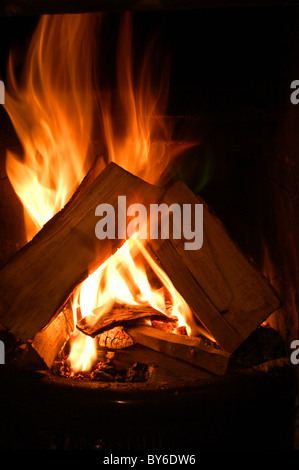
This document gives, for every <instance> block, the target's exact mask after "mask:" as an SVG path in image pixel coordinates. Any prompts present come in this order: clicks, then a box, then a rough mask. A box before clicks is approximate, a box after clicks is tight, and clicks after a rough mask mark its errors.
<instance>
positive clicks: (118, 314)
mask: <svg viewBox="0 0 299 470" xmlns="http://www.w3.org/2000/svg"><path fill="white" fill-rule="evenodd" d="M100 311H101V307H99V308H96V309H94V314H95V316H94V315H89V316H87V317H85V318H83V319H82V320H81V321H80V322H79V323H78V324H77V328H78V330H80V331H82V332H83V333H85V334H86V335H89V336H92V337H95V336H97V335H98V334H99V333H102V332H103V331H105V330H109V329H111V328H113V327H115V326H118V325H122V326H125V325H127V324H129V323H131V322H136V321H137V320H139V319H142V318H143V319H149V320H152V319H156V320H159V321H162V322H165V323H168V322H175V321H176V320H177V318H175V317H169V316H168V315H165V314H164V313H162V312H159V311H158V310H155V309H154V308H153V307H151V306H149V305H144V306H141V305H125V306H119V307H118V306H114V307H113V309H112V311H111V312H107V313H105V314H103V315H98V316H97V314H99V313H100Z"/></svg>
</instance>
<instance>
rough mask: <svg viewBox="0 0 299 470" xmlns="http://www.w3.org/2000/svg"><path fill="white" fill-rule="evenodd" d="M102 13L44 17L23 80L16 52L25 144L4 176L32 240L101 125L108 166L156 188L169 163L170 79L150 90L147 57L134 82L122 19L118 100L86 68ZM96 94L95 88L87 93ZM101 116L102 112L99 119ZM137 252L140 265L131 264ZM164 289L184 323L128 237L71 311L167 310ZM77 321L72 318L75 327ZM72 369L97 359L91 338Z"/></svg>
mask: <svg viewBox="0 0 299 470" xmlns="http://www.w3.org/2000/svg"><path fill="white" fill-rule="evenodd" d="M101 21H102V16H101V15H97V14H87V15H58V16H56V15H54V16H43V17H42V18H41V20H40V22H39V24H38V27H37V29H36V31H35V33H34V35H33V38H32V41H31V44H30V47H29V51H28V56H27V59H26V63H25V68H24V73H23V76H22V80H21V81H20V82H18V81H17V80H16V78H15V74H14V64H13V59H12V55H11V56H10V60H9V68H8V73H9V82H8V92H7V95H6V109H7V111H8V113H9V115H10V118H11V121H12V123H13V125H14V127H15V130H16V132H17V135H18V137H19V139H20V142H21V144H22V146H23V150H24V155H23V159H22V160H20V158H19V156H17V155H15V154H13V153H12V152H10V151H9V152H8V153H7V173H8V176H9V178H10V181H11V183H12V185H13V187H14V189H15V192H16V193H17V194H18V196H19V197H20V199H21V201H22V203H23V206H24V208H25V209H26V227H27V234H28V240H30V239H31V238H32V237H33V236H34V234H35V233H37V231H38V230H40V228H41V227H42V226H43V225H44V224H45V222H46V221H47V220H49V219H50V218H51V217H52V216H53V215H54V214H55V213H56V212H57V211H58V210H60V209H61V208H62V207H63V206H64V205H65V203H66V202H67V201H68V199H69V198H70V196H71V195H72V194H73V192H74V190H75V189H76V187H77V186H78V184H79V183H80V182H81V180H82V178H83V177H84V175H85V174H86V171H87V170H88V168H89V165H90V163H91V158H92V157H94V155H92V146H91V136H92V133H93V130H94V129H93V128H94V126H99V124H100V123H102V126H103V130H104V135H105V144H106V147H107V152H108V160H109V161H114V162H116V163H117V164H119V165H120V166H122V167H123V168H125V169H127V170H128V171H130V172H132V173H134V174H135V175H137V176H139V177H142V178H143V179H145V180H146V181H148V182H150V183H155V182H157V180H158V178H159V177H160V175H161V173H162V172H163V170H164V169H165V168H166V166H167V164H168V161H169V159H170V158H173V156H174V155H175V154H176V153H178V152H179V151H181V150H182V147H180V146H177V147H174V151H171V152H170V151H169V145H168V143H169V142H170V138H171V132H170V131H171V129H169V128H168V127H167V126H166V123H165V122H164V121H163V119H162V118H161V117H159V116H161V112H162V111H164V110H162V109H161V107H160V105H161V103H162V104H165V96H164V91H166V92H167V82H165V81H164V80H162V78H163V77H161V83H160V86H159V87H158V89H156V91H153V89H152V88H153V87H152V85H151V75H152V74H151V73H150V72H151V71H150V65H151V57H150V56H147V57H146V59H147V60H145V62H144V64H143V67H142V68H141V71H140V73H139V78H140V79H139V83H138V84H136V83H135V81H134V79H133V70H132V57H131V34H132V25H131V23H130V15H129V14H126V15H125V18H124V22H123V24H122V27H121V31H120V37H119V48H118V58H117V80H118V90H117V92H116V93H115V94H113V95H112V94H111V92H107V91H106V92H105V93H104V92H103V91H102V90H99V88H97V89H96V88H95V84H94V83H93V80H92V77H93V74H92V71H93V70H94V59H95V58H96V57H95V56H96V54H95V50H96V49H95V46H94V44H93V42H94V37H96V33H97V32H98V31H99V30H98V29H97V27H99V26H100V25H101ZM93 90H95V91H93ZM112 101H114V102H115V101H116V102H117V109H118V110H119V112H120V113H121V118H122V123H123V127H122V132H119V129H117V126H116V125H115V120H114V116H113V113H112ZM97 110H100V115H96V112H97ZM140 254H141V255H142V257H143V262H142V263H141V262H139V261H137V258H138V259H139V255H140ZM146 264H147V265H149V266H150V267H151V269H152V270H153V271H154V273H155V274H156V276H157V278H158V279H159V280H160V282H161V283H162V286H163V287H162V288H158V289H154V288H153V287H152V286H151V284H150V282H149V280H148V277H147V274H146V268H145V266H146ZM165 289H166V291H167V295H168V296H169V297H170V301H171V305H172V309H171V313H172V314H174V315H176V316H177V317H178V318H179V320H180V322H181V324H185V323H186V321H189V320H190V321H191V312H190V309H189V307H188V306H187V304H186V303H185V301H184V300H183V299H182V298H181V296H180V295H179V294H178V292H177V291H176V290H175V288H174V287H173V285H172V283H171V282H170V280H169V279H168V278H167V276H166V275H165V273H163V271H162V270H161V269H160V268H159V267H158V266H157V265H156V263H155V262H154V260H153V259H152V258H151V256H150V255H149V253H148V252H147V251H146V249H145V247H144V246H143V245H142V244H141V242H140V241H138V240H135V239H134V240H133V239H130V240H128V241H127V242H126V243H125V245H123V247H122V248H121V249H120V250H118V251H117V253H116V254H115V255H114V256H112V257H111V258H109V259H108V260H107V261H106V263H104V264H103V265H102V266H100V267H99V268H98V269H97V270H96V271H95V272H93V273H91V274H90V276H89V277H88V278H87V279H86V280H85V281H84V282H83V283H82V284H81V285H80V286H78V287H77V289H76V290H75V292H74V293H73V308H74V315H76V307H77V305H80V309H81V313H82V316H83V317H84V316H86V315H90V314H92V312H93V311H94V309H96V308H97V312H99V308H100V311H101V312H104V311H109V309H111V307H112V305H113V303H114V302H119V303H130V304H138V303H139V304H150V305H152V306H153V307H154V308H156V309H157V310H160V311H163V312H165V311H166V300H165ZM74 324H76V317H75V323H74ZM69 359H70V360H71V364H72V368H73V370H75V371H76V370H88V369H89V368H90V367H91V366H92V363H93V361H94V360H95V359H96V345H95V341H94V340H93V339H91V338H89V337H87V336H85V335H83V334H82V333H80V334H78V336H77V337H76V341H75V342H74V344H73V348H72V350H71V354H70V356H69Z"/></svg>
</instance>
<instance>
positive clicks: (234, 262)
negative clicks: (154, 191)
mask: <svg viewBox="0 0 299 470" xmlns="http://www.w3.org/2000/svg"><path fill="white" fill-rule="evenodd" d="M163 201H164V202H165V203H166V204H168V205H170V204H172V203H177V204H179V205H180V206H182V205H183V204H191V206H192V207H194V206H195V204H198V203H201V204H203V205H204V213H203V227H204V234H203V237H204V239H203V246H202V248H201V249H200V250H189V251H188V250H185V249H184V242H185V241H186V240H185V239H184V236H182V238H181V239H179V240H175V239H173V237H170V239H169V240H150V241H149V245H150V247H151V249H152V251H153V253H154V254H155V256H156V258H157V259H158V260H159V262H160V264H161V266H162V268H163V269H164V271H165V272H166V273H167V274H168V276H169V277H170V279H171V280H172V282H173V284H174V286H175V287H176V289H177V290H178V291H179V292H180V293H181V295H182V296H183V297H184V299H185V300H186V302H187V303H188V304H189V306H190V307H191V308H192V309H193V312H194V314H195V316H196V317H197V318H198V319H199V321H200V322H201V323H202V324H203V325H204V326H205V327H206V328H207V330H208V331H209V332H210V333H211V334H212V335H213V337H214V338H215V340H216V341H217V342H218V344H219V345H221V346H222V347H223V348H224V349H225V350H226V351H229V352H233V351H234V350H235V349H236V348H237V347H238V346H239V345H240V344H241V343H242V342H243V341H244V340H245V339H246V338H247V337H248V336H249V335H250V334H251V333H252V332H253V331H254V330H255V329H256V328H257V327H258V326H260V325H261V323H262V322H263V321H265V320H266V319H267V317H268V316H269V315H270V314H271V313H273V312H274V311H275V310H277V308H279V306H280V301H279V299H278V298H277V296H276V294H275V292H274V290H273V288H272V286H271V285H270V283H269V282H268V281H267V279H266V278H265V277H264V276H263V275H262V274H261V273H260V272H259V271H258V269H257V268H256V266H254V265H253V264H252V263H251V262H250V261H249V259H248V258H247V257H246V256H245V255H244V254H243V253H242V252H241V250H240V249H239V247H238V246H237V245H236V243H235V242H234V241H233V240H232V239H231V237H230V236H229V234H228V232H227V230H226V229H225V228H224V226H223V224H222V223H221V222H220V221H219V219H218V218H216V217H215V216H214V215H213V214H212V213H211V211H210V209H209V208H208V206H207V205H206V203H205V202H204V201H203V200H202V199H200V198H198V197H196V196H195V195H194V194H193V193H192V191H191V190H190V189H189V188H188V187H187V186H186V185H185V184H184V183H182V182H177V183H175V184H174V185H173V186H172V187H171V188H170V189H169V190H168V191H167V192H166V193H165V194H164V196H163ZM178 266H180V268H179V269H178ZM181 266H184V269H183V270H181Z"/></svg>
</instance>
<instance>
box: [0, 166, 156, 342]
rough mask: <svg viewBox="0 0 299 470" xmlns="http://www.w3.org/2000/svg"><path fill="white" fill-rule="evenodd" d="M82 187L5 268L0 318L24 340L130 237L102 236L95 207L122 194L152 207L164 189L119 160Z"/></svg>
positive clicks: (1, 276)
mask: <svg viewBox="0 0 299 470" xmlns="http://www.w3.org/2000/svg"><path fill="white" fill-rule="evenodd" d="M82 188H83V189H82ZM82 188H79V190H78V191H77V192H76V194H75V196H74V197H73V198H72V199H71V200H70V201H69V203H68V204H67V205H66V206H65V208H64V209H63V210H61V211H60V212H58V213H57V214H56V215H55V216H54V217H53V218H52V219H51V220H50V221H49V222H48V223H47V224H46V225H45V226H44V227H43V228H42V229H41V230H40V232H39V233H38V234H37V235H36V236H35V237H34V238H33V240H32V241H31V242H29V243H28V244H27V245H25V246H24V248H22V249H21V250H20V251H19V252H18V253H17V254H16V255H15V256H14V257H13V258H12V259H11V260H10V261H9V262H8V263H7V264H6V265H5V266H4V267H3V269H2V270H1V272H0V294H1V295H0V322H1V323H2V324H3V325H4V326H6V327H7V328H8V329H9V330H10V331H11V333H13V334H14V335H15V336H16V337H17V338H19V339H21V340H23V341H26V340H28V339H32V338H33V337H34V336H35V334H36V333H37V332H38V331H39V330H40V329H41V328H43V327H45V326H46V325H47V323H48V322H49V321H50V320H51V318H52V317H53V315H54V314H56V313H57V312H58V311H59V309H60V308H61V307H62V305H63V304H64V302H65V301H66V300H67V298H68V296H69V295H70V294H71V293H72V291H73V289H74V288H75V287H76V286H77V285H78V284H79V283H80V282H82V281H83V280H84V279H85V278H86V277H87V275H88V274H89V273H90V272H92V271H93V270H94V269H96V268H97V267H98V266H100V265H101V264H102V263H103V262H104V261H106V260H107V258H108V257H109V256H111V255H112V254H113V253H114V252H115V251H116V249H117V248H118V247H120V246H121V245H122V244H123V242H124V241H125V240H119V239H118V238H116V239H114V240H110V239H107V238H106V239H104V240H98V239H97V238H96V236H95V225H96V222H97V220H98V219H96V217H95V208H96V207H97V206H98V205H99V204H101V203H105V204H107V203H108V204H111V205H112V206H113V207H114V208H117V204H118V195H124V196H126V197H127V205H130V204H132V203H133V202H136V200H137V201H138V202H140V203H143V204H144V205H145V206H146V207H147V206H148V205H149V203H153V202H157V201H158V200H159V198H160V197H161V191H160V190H159V189H158V188H156V187H154V186H152V185H150V184H148V183H145V182H144V181H142V180H141V179H139V178H137V177H135V176H133V175H132V174H130V173H129V172H127V171H125V170H123V169H122V168H120V167H119V166H118V165H116V164H114V163H110V164H109V165H108V166H107V167H106V168H105V169H104V170H103V171H102V172H101V173H100V174H99V175H98V176H97V177H96V178H95V180H94V181H93V182H92V183H91V184H89V185H87V187H85V186H84V185H83V186H82ZM81 189H82V192H81ZM116 217H117V210H116ZM116 230H117V227H116Z"/></svg>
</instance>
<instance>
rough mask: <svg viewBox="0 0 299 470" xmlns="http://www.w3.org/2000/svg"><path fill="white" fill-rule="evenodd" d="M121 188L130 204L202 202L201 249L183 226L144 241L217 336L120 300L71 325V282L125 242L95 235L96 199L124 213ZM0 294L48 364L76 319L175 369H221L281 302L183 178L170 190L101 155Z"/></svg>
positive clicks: (12, 326) (6, 276)
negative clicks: (102, 160) (177, 234)
mask: <svg viewBox="0 0 299 470" xmlns="http://www.w3.org/2000/svg"><path fill="white" fill-rule="evenodd" d="M119 195H125V196H126V198H127V205H130V204H132V203H135V202H138V203H143V204H144V206H145V207H146V208H148V207H149V205H150V204H153V203H161V202H165V203H166V204H168V205H171V204H172V203H178V204H180V206H182V205H183V204H191V205H192V206H194V205H195V204H198V203H202V204H203V207H204V213H203V226H204V233H203V246H202V248H201V249H199V250H193V251H192V250H190V251H186V250H185V249H184V242H185V241H186V240H184V237H183V235H182V239H180V240H178V239H173V238H172V237H171V235H170V238H168V239H157V240H150V239H149V240H147V243H146V248H147V250H148V251H149V252H150V254H151V255H152V256H153V258H154V259H155V261H156V262H157V263H158V265H159V266H160V267H161V268H162V269H163V270H164V272H165V273H166V274H167V276H168V277H169V279H170V280H171V282H172V283H173V285H174V287H175V288H176V290H177V291H178V292H179V294H180V295H181V296H182V297H183V298H184V300H185V301H186V302H187V304H188V305H189V307H190V309H191V310H192V313H193V316H194V319H195V320H196V321H197V322H198V324H199V325H201V326H202V328H203V329H204V330H206V331H207V332H208V333H209V335H210V336H211V337H213V338H214V340H215V341H214V343H213V344H208V342H205V341H203V339H202V338H200V337H193V336H188V335H186V334H182V333H184V331H181V330H179V329H177V328H176V325H175V323H174V319H173V318H172V317H171V316H168V315H167V314H166V313H165V314H162V313H161V312H157V311H155V310H154V309H152V308H151V307H142V308H141V307H138V308H135V309H133V308H128V307H121V306H118V307H115V308H114V310H113V311H112V312H110V313H109V314H108V315H105V316H104V317H99V320H98V321H97V322H96V323H95V324H94V323H91V322H90V321H89V319H88V317H87V318H85V319H83V320H81V321H80V322H79V323H78V325H73V323H72V322H73V320H72V318H71V316H70V314H69V308H68V301H69V298H70V295H71V294H72V292H73V290H74V288H75V287H76V286H77V285H78V284H79V283H80V282H82V281H83V280H84V279H85V278H86V277H87V275H88V273H89V272H91V271H93V270H94V269H95V268H97V267H98V266H99V265H101V264H102V263H104V262H105V261H106V260H107V259H108V258H109V257H110V256H111V255H112V254H113V253H115V251H116V250H117V249H118V248H119V247H120V246H121V245H122V244H123V243H124V242H125V240H118V239H117V238H116V239H114V240H109V239H107V238H106V239H104V240H98V239H97V238H96V236H95V224H96V217H95V208H96V207H97V206H98V205H99V204H101V203H105V204H107V203H108V204H111V205H112V206H113V207H114V208H115V211H116V214H117V203H118V196H119ZM116 220H117V218H116ZM0 293H1V295H0V323H1V324H2V325H3V326H4V327H5V328H7V329H8V331H10V333H12V334H13V335H14V336H15V337H16V338H17V339H18V340H20V341H22V342H25V343H28V342H29V343H30V344H31V345H32V346H33V347H34V349H35V351H37V353H38V354H39V357H40V358H42V359H43V361H44V363H45V365H46V366H47V367H48V368H51V367H52V365H53V363H54V360H55V358H56V357H57V355H58V353H59V352H60V351H61V350H62V348H63V346H64V345H65V344H66V342H67V341H68V339H69V337H70V335H71V333H72V332H73V329H74V327H75V326H77V328H78V329H79V330H80V331H82V332H83V333H85V334H87V335H90V336H99V337H100V338H101V341H102V346H103V347H108V349H109V346H110V348H111V346H112V343H109V344H108V343H107V338H108V339H109V333H108V332H109V331H111V330H114V332H115V331H118V332H119V333H118V335H119V334H122V333H124V332H125V333H126V334H127V335H128V338H129V340H128V342H127V343H126V345H125V346H126V349H127V351H128V354H130V352H129V350H130V348H131V345H132V344H133V345H136V344H137V345H140V348H139V353H140V357H141V356H142V355H143V356H144V352H145V351H148V350H150V351H151V352H152V356H151V357H152V358H154V360H157V361H160V362H161V360H162V362H163V361H164V362H165V364H166V363H167V361H169V360H175V361H176V368H177V371H178V374H179V373H180V374H181V375H184V374H183V372H179V371H180V370H185V371H188V368H190V367H191V368H192V371H193V370H196V369H197V368H199V369H203V370H206V371H209V372H210V373H212V374H218V375H223V374H225V373H226V369H227V364H228V360H229V358H230V356H231V354H232V353H233V352H234V351H235V350H236V349H237V348H238V346H240V345H241V344H242V343H243V342H244V340H246V339H247V338H248V337H249V335H250V334H251V333H252V332H253V331H254V330H255V329H256V328H257V327H259V326H260V325H261V324H262V323H263V322H264V321H265V320H266V319H267V318H268V316H269V315H270V314H271V313H272V312H274V311H275V310H276V309H277V308H279V300H278V298H277V296H276V294H275V292H274V291H273V289H272V286H271V285H270V284H269V282H268V281H267V280H266V279H265V278H264V276H263V275H262V274H261V273H260V272H259V270H258V269H257V267H256V266H255V265H254V264H253V263H252V262H251V261H250V260H248V259H247V257H246V256H245V255H244V254H243V253H242V252H241V251H240V249H239V248H238V246H237V245H236V243H235V242H234V241H233V240H232V239H231V237H230V236H229V234H228V232H227V231H226V229H225V228H224V226H223V224H222V223H221V222H220V221H219V219H218V218H217V217H215V215H213V214H212V212H211V210H210V209H209V207H208V206H207V205H206V203H205V202H204V201H203V200H202V199H201V198H200V197H198V196H195V195H194V194H193V193H192V191H190V189H189V188H188V187H187V186H186V185H185V184H184V183H183V182H177V183H175V184H174V185H173V186H171V187H170V188H169V189H167V190H163V189H161V188H159V187H157V186H154V185H151V184H148V183H146V182H144V181H143V180H142V179H140V178H138V177H136V176H133V175H132V174H130V173H129V172H127V171H125V170H124V169H122V168H120V167H119V166H117V165H116V164H114V163H110V164H109V165H107V166H106V167H105V168H104V169H103V168H102V166H101V165H98V163H97V162H95V164H94V165H93V166H92V168H91V169H90V171H89V173H88V174H87V176H86V177H85V179H84V180H83V182H82V183H81V185H80V186H79V188H78V189H77V191H76V193H75V194H74V196H73V197H72V199H71V200H70V201H69V202H68V204H67V205H66V206H65V207H64V208H63V210H61V211H60V212H59V213H57V214H56V215H55V216H54V217H53V218H52V219H51V220H50V221H49V222H48V223H47V224H46V225H45V226H44V227H43V228H42V230H41V231H40V232H39V233H38V234H37V235H36V236H35V237H34V238H33V240H32V241H31V242H29V243H28V244H27V245H25V246H24V247H23V248H22V249H21V250H20V251H19V252H18V253H16V255H15V256H14V257H13V258H12V259H11V260H10V261H9V262H8V263H7V264H6V265H5V266H4V267H3V269H2V270H1V272H0ZM145 320H146V322H147V323H146V322H145ZM122 327H125V330H122ZM115 328H116V329H117V330H115ZM103 335H104V336H103ZM107 335H108V336H107ZM105 341H106V342H105ZM115 344H116V343H115ZM114 348H115V345H114ZM161 357H162V359H161ZM186 373H187V372H186ZM190 373H191V375H192V373H193V372H190Z"/></svg>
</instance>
